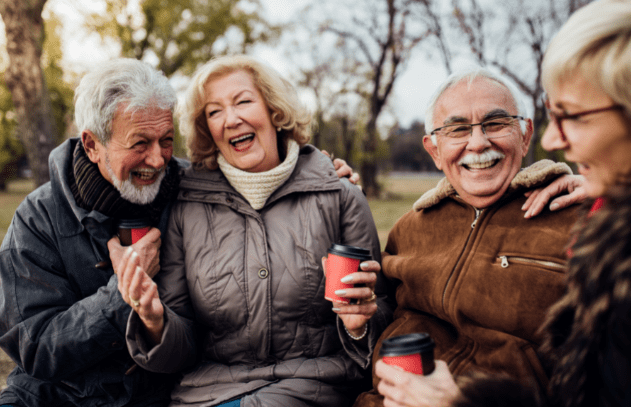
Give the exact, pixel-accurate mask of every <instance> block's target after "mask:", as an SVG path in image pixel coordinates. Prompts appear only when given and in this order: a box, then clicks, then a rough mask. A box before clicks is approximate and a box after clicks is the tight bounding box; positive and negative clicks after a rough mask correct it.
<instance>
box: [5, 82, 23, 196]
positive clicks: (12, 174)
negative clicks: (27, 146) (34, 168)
mask: <svg viewBox="0 0 631 407" xmlns="http://www.w3.org/2000/svg"><path fill="white" fill-rule="evenodd" d="M16 127H17V123H16V121H15V112H14V109H13V101H12V100H11V92H9V89H8V88H7V86H6V84H5V83H4V80H3V79H0V191H4V190H5V189H6V187H7V181H10V180H12V179H14V178H16V177H17V172H18V160H19V157H21V156H23V155H24V149H23V148H22V143H20V141H19V140H18V139H17V138H16V135H15V128H16Z"/></svg>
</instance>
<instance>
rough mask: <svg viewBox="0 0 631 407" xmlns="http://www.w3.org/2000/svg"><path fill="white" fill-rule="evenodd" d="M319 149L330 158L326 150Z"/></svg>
mask: <svg viewBox="0 0 631 407" xmlns="http://www.w3.org/2000/svg"><path fill="white" fill-rule="evenodd" d="M320 151H322V154H324V155H326V156H327V157H329V158H331V154H329V152H328V151H326V150H320Z"/></svg>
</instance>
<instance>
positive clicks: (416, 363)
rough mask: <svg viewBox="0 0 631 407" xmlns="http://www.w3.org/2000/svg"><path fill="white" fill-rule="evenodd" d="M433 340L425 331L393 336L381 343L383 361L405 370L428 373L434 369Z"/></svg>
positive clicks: (380, 352)
mask: <svg viewBox="0 0 631 407" xmlns="http://www.w3.org/2000/svg"><path fill="white" fill-rule="evenodd" d="M434 346H435V344H434V340H433V339H432V338H431V337H430V336H429V334H427V333H413V334H407V335H400V336H393V337H392V338H388V339H385V340H384V341H383V342H382V343H381V350H380V351H379V355H380V356H381V359H382V360H383V362H384V363H386V364H388V365H392V366H399V367H400V368H401V369H403V370H405V371H406V372H410V373H414V374H420V375H428V374H430V373H432V372H433V371H434V367H435V364H434Z"/></svg>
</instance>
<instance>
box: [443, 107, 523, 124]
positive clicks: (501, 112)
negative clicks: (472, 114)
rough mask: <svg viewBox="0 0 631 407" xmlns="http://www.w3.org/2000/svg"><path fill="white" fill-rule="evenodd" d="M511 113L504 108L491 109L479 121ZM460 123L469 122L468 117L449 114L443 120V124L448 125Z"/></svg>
mask: <svg viewBox="0 0 631 407" xmlns="http://www.w3.org/2000/svg"><path fill="white" fill-rule="evenodd" d="M510 115H511V114H510V113H508V112H507V111H506V110H504V109H493V110H491V111H490V112H488V113H486V114H485V115H484V117H482V120H481V121H483V122H484V121H487V120H489V119H494V118H496V117H505V116H510ZM462 123H466V124H469V123H470V121H469V119H467V118H466V117H463V116H449V117H448V118H446V119H445V120H444V121H443V125H450V124H462Z"/></svg>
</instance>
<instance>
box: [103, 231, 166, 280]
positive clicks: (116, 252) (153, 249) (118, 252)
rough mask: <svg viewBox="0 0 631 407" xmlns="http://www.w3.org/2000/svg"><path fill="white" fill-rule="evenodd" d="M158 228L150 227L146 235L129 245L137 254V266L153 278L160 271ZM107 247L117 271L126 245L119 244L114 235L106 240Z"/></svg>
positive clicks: (160, 241)
mask: <svg viewBox="0 0 631 407" xmlns="http://www.w3.org/2000/svg"><path fill="white" fill-rule="evenodd" d="M161 243H162V240H161V239H160V230H158V229H156V228H151V229H150V230H149V232H147V234H146V235H144V236H143V237H142V238H141V239H139V240H138V241H137V242H136V243H134V244H133V245H131V247H132V248H133V249H134V252H136V253H137V254H138V257H139V262H138V263H139V266H140V267H141V268H142V269H143V270H145V272H146V273H147V274H148V275H149V277H151V278H153V277H154V276H155V275H156V274H158V271H160V244H161ZM107 248H108V249H109V251H110V260H111V262H112V266H113V267H114V272H115V273H117V272H118V270H117V268H118V265H119V264H120V262H121V259H122V258H123V255H124V253H125V251H126V250H127V247H125V246H121V243H120V240H119V239H118V236H114V237H113V238H111V239H110V240H109V241H108V242H107Z"/></svg>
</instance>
